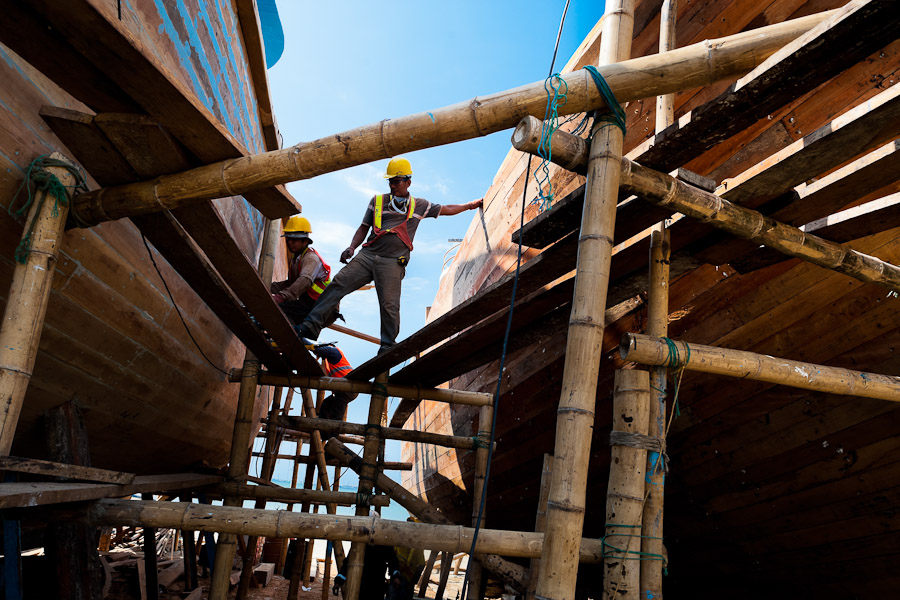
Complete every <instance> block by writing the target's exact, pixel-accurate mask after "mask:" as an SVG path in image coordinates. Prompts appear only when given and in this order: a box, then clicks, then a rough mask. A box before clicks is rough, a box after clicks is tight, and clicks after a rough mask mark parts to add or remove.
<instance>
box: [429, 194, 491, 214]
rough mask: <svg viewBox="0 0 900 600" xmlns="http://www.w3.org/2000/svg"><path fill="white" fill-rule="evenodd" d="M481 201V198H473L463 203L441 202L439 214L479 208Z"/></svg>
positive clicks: (482, 200) (457, 212)
mask: <svg viewBox="0 0 900 600" xmlns="http://www.w3.org/2000/svg"><path fill="white" fill-rule="evenodd" d="M482 202H484V199H483V198H480V199H478V200H473V201H471V202H466V203H465V204H442V205H441V212H440V213H439V214H440V215H441V216H442V217H443V216H446V215H458V214H459V213H461V212H465V211H467V210H475V209H476V208H480V207H481V204H482Z"/></svg>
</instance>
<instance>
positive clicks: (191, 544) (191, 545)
mask: <svg viewBox="0 0 900 600" xmlns="http://www.w3.org/2000/svg"><path fill="white" fill-rule="evenodd" d="M180 499H181V501H182V502H191V501H192V496H191V495H190V494H185V495H183V496H181V498H180ZM181 539H182V540H183V543H182V546H181V550H182V552H181V554H182V558H183V559H184V591H186V592H190V591H192V590H195V589H196V588H197V547H196V544H195V541H194V532H193V531H188V530H182V531H181Z"/></svg>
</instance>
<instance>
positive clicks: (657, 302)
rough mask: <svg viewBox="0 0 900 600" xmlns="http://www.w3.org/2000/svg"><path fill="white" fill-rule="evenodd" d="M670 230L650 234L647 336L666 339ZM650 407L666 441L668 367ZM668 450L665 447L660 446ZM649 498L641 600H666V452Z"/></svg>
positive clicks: (657, 461)
mask: <svg viewBox="0 0 900 600" xmlns="http://www.w3.org/2000/svg"><path fill="white" fill-rule="evenodd" d="M669 253H670V246H669V230H668V229H666V227H665V224H664V223H663V224H660V228H659V230H658V231H653V232H652V233H651V234H650V290H649V291H650V293H649V299H648V300H649V302H648V307H647V314H648V319H647V320H648V323H647V333H648V334H649V335H653V336H657V337H665V336H666V335H667V333H668V324H669V322H668V317H669ZM649 373H650V406H649V428H648V433H647V435H649V436H650V437H652V438H657V439H659V440H661V441H662V440H663V439H664V438H665V435H666V426H665V421H666V368H665V367H662V366H660V367H650V369H649ZM660 446H661V449H663V450H664V449H665V444H664V443H661V444H660ZM646 481H647V490H646V495H647V499H646V501H645V503H644V516H643V527H642V532H643V537H642V538H641V552H643V553H644V556H645V560H642V561H641V598H662V571H663V562H662V560H656V559H655V558H654V557H657V556H662V537H663V501H664V487H663V486H664V485H665V465H664V464H663V454H662V452H655V451H651V452H648V453H647V480H646Z"/></svg>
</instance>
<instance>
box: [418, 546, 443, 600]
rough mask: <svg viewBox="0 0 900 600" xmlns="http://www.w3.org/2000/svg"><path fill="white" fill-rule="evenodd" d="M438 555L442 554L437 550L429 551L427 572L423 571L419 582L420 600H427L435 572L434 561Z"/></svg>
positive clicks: (426, 564)
mask: <svg viewBox="0 0 900 600" xmlns="http://www.w3.org/2000/svg"><path fill="white" fill-rule="evenodd" d="M438 554H440V553H439V552H438V551H437V550H429V551H428V562H427V563H425V570H424V571H422V577H421V579H420V580H419V598H425V594H426V593H427V592H428V583H429V582H430V581H431V572H432V571H434V561H435V560H436V559H437V557H438Z"/></svg>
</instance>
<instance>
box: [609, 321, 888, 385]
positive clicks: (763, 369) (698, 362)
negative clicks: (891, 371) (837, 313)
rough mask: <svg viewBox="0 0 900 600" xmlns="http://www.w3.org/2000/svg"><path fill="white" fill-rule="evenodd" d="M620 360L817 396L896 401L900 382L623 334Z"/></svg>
mask: <svg viewBox="0 0 900 600" xmlns="http://www.w3.org/2000/svg"><path fill="white" fill-rule="evenodd" d="M670 342H671V344H672V345H671V349H670ZM619 355H620V356H621V357H622V359H623V360H628V361H633V362H637V363H641V364H645V365H667V366H668V367H669V368H670V369H680V368H682V367H683V368H685V369H687V370H689V371H699V372H701V373H710V374H713V375H727V376H729V377H739V378H741V379H752V380H754V381H765V382H768V383H774V384H778V385H788V386H791V387H796V388H800V389H804V390H812V391H816V392H825V393H829V394H846V395H848V396H858V397H860V398H874V399H877V400H888V401H890V402H900V377H894V376H892V375H879V374H877V373H866V372H864V371H851V370H850V369H844V368H841V367H828V366H825V365H817V364H813V363H807V362H800V361H796V360H788V359H786V358H777V357H774V356H768V355H764V354H756V353H754V352H745V351H743V350H731V349H729V348H717V347H715V346H703V345H701V344H688V343H687V342H680V341H676V340H669V341H667V340H665V339H660V338H653V337H650V336H647V335H641V334H637V333H626V334H625V335H624V336H622V341H621V343H620V344H619Z"/></svg>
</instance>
